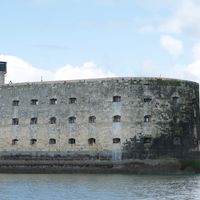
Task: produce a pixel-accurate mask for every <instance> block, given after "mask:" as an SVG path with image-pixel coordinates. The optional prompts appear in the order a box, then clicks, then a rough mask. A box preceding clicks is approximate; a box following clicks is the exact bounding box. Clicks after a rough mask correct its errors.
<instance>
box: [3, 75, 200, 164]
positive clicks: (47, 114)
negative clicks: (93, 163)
mask: <svg viewBox="0 0 200 200" xmlns="http://www.w3.org/2000/svg"><path fill="white" fill-rule="evenodd" d="M0 105H1V106H0V127H1V128H0V155H2V156H23V155H27V156H32V157H37V156H58V157H60V156H61V157H65V158H67V159H69V160H79V159H85V158H86V159H95V160H96V159H98V160H99V159H100V160H121V159H133V158H142V159H143V158H156V157H160V156H162V155H170V156H182V155H183V153H188V152H191V151H194V150H196V149H197V148H198V142H199V139H200V135H199V85H198V84H197V83H195V82H190V81H183V80H175V79H165V78H106V79H91V80H89V79H88V80H77V81H58V82H36V83H16V84H13V83H10V84H3V85H1V86H0Z"/></svg>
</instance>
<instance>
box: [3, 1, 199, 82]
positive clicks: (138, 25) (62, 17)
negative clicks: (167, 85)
mask: <svg viewBox="0 0 200 200" xmlns="http://www.w3.org/2000/svg"><path fill="white" fill-rule="evenodd" d="M0 7H1V12H0V27H1V32H0V60H2V61H7V62H8V75H7V81H9V80H12V81H16V82H18V81H38V80H40V79H41V76H42V77H44V79H45V80H50V79H53V80H57V79H75V78H93V77H94V78H95V77H106V76H162V77H172V78H182V79H189V80H195V81H200V70H199V64H200V26H199V21H200V1H199V0H163V1H162V0H142V1H141V0H0Z"/></svg>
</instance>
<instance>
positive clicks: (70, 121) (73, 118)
mask: <svg viewBox="0 0 200 200" xmlns="http://www.w3.org/2000/svg"><path fill="white" fill-rule="evenodd" d="M68 120H69V123H70V124H73V123H75V122H76V117H69V119H68Z"/></svg>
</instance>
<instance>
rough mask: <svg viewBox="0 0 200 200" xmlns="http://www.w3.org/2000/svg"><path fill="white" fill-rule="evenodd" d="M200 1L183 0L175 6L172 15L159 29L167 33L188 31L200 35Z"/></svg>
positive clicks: (190, 33) (193, 34)
mask: <svg viewBox="0 0 200 200" xmlns="http://www.w3.org/2000/svg"><path fill="white" fill-rule="evenodd" d="M199 21H200V1H197V0H183V1H180V4H179V6H178V7H176V8H174V12H173V14H172V17H171V18H169V19H167V20H166V21H165V22H162V24H161V25H160V26H159V27H158V29H157V30H158V31H161V32H165V33H186V34H189V35H192V36H196V37H200V26H199Z"/></svg>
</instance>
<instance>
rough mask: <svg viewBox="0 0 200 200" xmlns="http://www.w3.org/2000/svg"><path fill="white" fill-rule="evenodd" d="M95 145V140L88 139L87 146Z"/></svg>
mask: <svg viewBox="0 0 200 200" xmlns="http://www.w3.org/2000/svg"><path fill="white" fill-rule="evenodd" d="M95 143H96V140H95V138H89V139H88V144H89V145H93V144H95Z"/></svg>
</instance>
